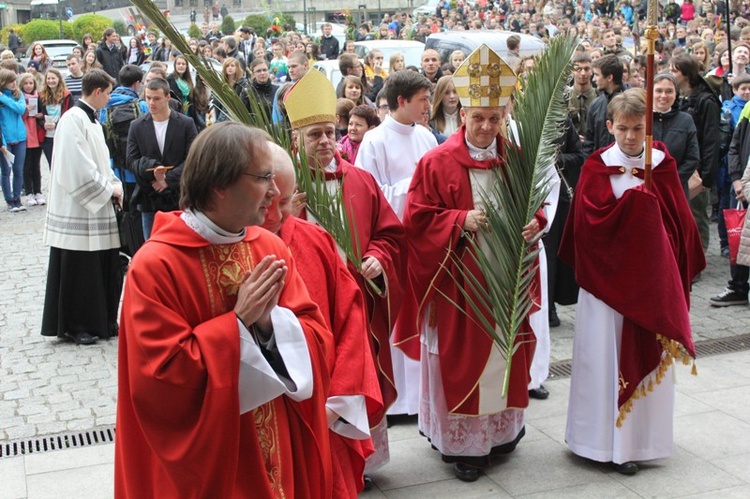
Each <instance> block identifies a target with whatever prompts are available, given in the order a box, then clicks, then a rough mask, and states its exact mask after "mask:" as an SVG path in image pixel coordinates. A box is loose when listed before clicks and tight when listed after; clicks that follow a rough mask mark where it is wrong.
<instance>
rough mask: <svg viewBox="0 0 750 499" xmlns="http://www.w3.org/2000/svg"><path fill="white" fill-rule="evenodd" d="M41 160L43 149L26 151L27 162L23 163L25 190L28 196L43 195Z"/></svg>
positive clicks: (36, 148)
mask: <svg viewBox="0 0 750 499" xmlns="http://www.w3.org/2000/svg"><path fill="white" fill-rule="evenodd" d="M41 159H42V148H41V147H34V148H33V149H26V160H25V161H24V163H23V190H24V191H26V195H29V194H41V193H42V173H41V167H40V166H39V161H40V160H41Z"/></svg>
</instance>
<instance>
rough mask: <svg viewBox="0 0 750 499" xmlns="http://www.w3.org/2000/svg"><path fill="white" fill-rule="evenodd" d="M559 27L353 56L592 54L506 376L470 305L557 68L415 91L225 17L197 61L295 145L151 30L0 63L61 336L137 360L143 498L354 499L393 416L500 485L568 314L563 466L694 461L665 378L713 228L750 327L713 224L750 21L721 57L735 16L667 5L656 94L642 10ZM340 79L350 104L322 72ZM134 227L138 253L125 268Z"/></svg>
mask: <svg viewBox="0 0 750 499" xmlns="http://www.w3.org/2000/svg"><path fill="white" fill-rule="evenodd" d="M537 7H538V6H537V5H535V4H533V3H528V2H505V1H503V2H498V1H495V2H491V1H479V2H477V3H476V4H475V5H474V6H470V5H468V4H463V3H462V2H458V5H457V6H455V7H451V5H450V4H449V3H448V2H445V3H441V4H439V5H438V6H437V8H436V11H435V13H434V14H432V15H427V16H421V17H418V18H416V19H411V18H409V17H408V16H406V15H405V14H402V13H394V14H387V15H385V16H384V18H383V20H382V23H381V24H380V25H379V26H370V25H368V24H364V25H363V26H362V27H360V29H359V30H357V34H356V35H355V36H357V37H358V38H360V39H368V37H369V38H396V37H404V38H407V37H408V38H418V39H419V38H424V37H426V36H429V34H431V33H435V32H437V31H442V30H459V29H507V30H509V31H514V32H516V33H528V34H532V35H534V36H537V37H539V38H541V39H544V40H548V41H550V40H552V39H553V38H555V37H556V36H558V35H560V34H565V33H574V34H576V35H577V36H578V47H577V48H576V50H575V53H574V55H573V57H572V60H571V61H570V64H571V68H572V74H571V79H570V82H569V86H568V87H567V89H566V91H565V95H564V98H565V103H566V106H567V111H568V113H567V117H566V119H565V121H564V122H562V123H560V131H561V133H560V135H559V137H558V138H557V140H556V144H557V146H558V152H557V156H556V161H555V164H554V165H553V166H554V168H553V167H550V169H549V171H548V175H547V178H548V181H549V184H550V186H551V189H550V194H549V196H548V198H547V200H546V202H545V203H544V204H543V206H542V207H541V208H540V209H539V210H538V211H537V212H536V213H535V214H534V215H533V216H532V217H531V219H530V220H524V221H523V225H522V226H519V234H518V235H517V236H518V237H520V238H522V239H523V240H524V241H526V242H527V243H528V244H529V245H532V246H533V247H539V248H540V252H539V255H538V257H537V258H538V262H537V265H538V267H539V279H538V282H536V281H533V280H532V282H531V283H530V284H529V290H528V292H529V293H530V296H531V297H532V306H531V307H530V309H529V310H528V312H527V313H526V314H525V316H524V317H523V321H522V324H521V325H520V329H519V335H518V337H517V339H516V341H517V345H516V348H514V349H513V350H512V353H511V354H510V355H509V358H504V357H503V356H502V355H501V354H500V353H499V350H498V349H497V348H494V347H493V345H492V339H491V337H490V336H489V335H488V334H487V333H486V332H485V331H484V330H483V329H482V328H481V327H480V326H479V324H480V323H482V322H483V321H486V320H488V318H490V317H491V315H490V311H488V310H487V308H486V304H480V305H479V306H478V307H477V308H474V307H472V306H470V305H469V301H471V300H472V297H473V298H474V299H476V296H475V295H476V290H475V288H473V287H472V285H471V283H472V282H478V283H480V284H481V283H484V282H485V281H484V279H485V276H484V275H483V274H482V273H481V272H480V270H479V268H477V264H476V260H475V259H474V257H473V256H472V255H473V254H474V252H476V251H484V250H486V247H487V244H488V240H489V239H488V237H487V230H488V226H489V220H490V214H489V213H488V212H487V210H488V207H487V206H485V203H486V201H487V199H486V193H488V192H491V191H492V189H493V188H496V187H497V186H496V182H498V181H499V180H498V179H501V178H503V175H510V173H508V172H505V173H503V171H504V169H505V168H507V165H506V164H505V163H506V161H505V158H506V156H507V154H508V150H509V149H513V148H517V144H516V143H515V142H514V139H513V136H514V135H516V134H518V133H519V130H520V133H523V123H516V122H515V121H514V119H513V117H514V112H513V97H511V94H513V93H514V92H533V91H534V87H533V86H532V85H530V84H528V81H530V80H527V79H526V77H525V74H526V73H528V72H533V71H534V67H535V64H537V62H538V58H539V57H540V56H539V55H535V56H521V54H520V52H519V45H520V43H521V38H520V37H518V36H510V37H508V41H507V52H505V53H502V54H498V53H496V52H495V51H493V50H492V49H490V48H489V47H488V46H486V45H481V46H480V47H478V48H477V49H476V50H475V51H474V52H472V53H470V54H465V53H463V52H460V51H457V52H455V53H453V54H449V55H448V56H447V57H446V58H445V60H443V59H441V54H439V53H438V52H437V51H435V50H430V49H427V50H425V51H424V52H423V54H422V56H421V64H420V67H406V66H405V65H404V60H403V56H402V55H401V54H395V55H393V56H392V57H391V58H390V61H389V62H390V65H389V66H388V69H387V70H386V69H385V67H386V66H385V64H384V57H383V54H382V52H379V51H378V50H372V51H371V52H370V53H369V54H368V55H367V57H366V58H365V60H364V61H360V60H359V59H358V58H357V56H356V54H354V53H353V46H352V45H351V44H350V43H349V41H347V43H345V44H343V45H344V46H343V47H340V46H339V42H338V40H336V38H334V37H333V36H332V33H331V26H330V25H326V24H324V25H323V26H322V28H321V33H320V34H319V36H318V37H315V36H309V35H304V34H300V33H295V32H288V33H284V34H283V35H282V36H280V37H274V38H272V39H269V40H265V39H263V38H261V37H260V36H257V34H256V33H254V32H253V30H252V29H250V28H245V27H242V28H240V29H238V31H237V32H236V33H234V34H226V35H224V34H221V33H220V32H219V31H218V26H217V25H215V24H214V25H209V24H208V23H204V25H203V26H202V36H201V38H199V39H196V40H188V46H189V47H190V50H192V51H194V53H196V54H201V55H203V56H204V57H205V58H206V59H208V58H211V59H216V60H217V61H218V62H220V63H221V78H222V80H223V82H224V83H225V85H226V88H229V89H232V90H234V92H235V93H236V94H237V96H238V97H239V98H240V100H241V102H243V103H244V104H245V106H246V107H247V109H248V111H249V112H250V113H251V114H252V115H254V116H255V117H256V118H262V121H268V122H272V123H274V124H275V125H277V127H278V129H280V130H282V131H283V133H285V134H287V135H288V137H289V139H290V141H291V146H290V147H289V148H288V149H289V150H287V149H284V148H282V147H280V146H279V145H278V144H276V143H274V142H273V140H272V139H271V137H270V136H269V135H267V134H266V133H265V132H262V131H260V130H258V129H254V128H250V127H248V126H245V125H241V124H238V123H235V122H234V121H233V119H232V116H231V113H230V112H229V111H228V110H227V109H226V108H225V106H224V105H223V104H222V103H221V102H219V101H218V100H217V99H214V98H213V96H212V92H211V89H210V88H208V86H207V85H206V84H205V82H204V81H203V80H202V78H200V77H199V76H197V74H196V73H195V72H194V71H193V70H192V68H191V67H190V64H189V62H188V60H187V59H186V58H185V57H184V56H183V55H182V54H179V52H178V51H177V50H175V49H174V47H172V45H171V43H169V41H168V40H166V39H162V40H158V37H157V36H156V34H155V33H149V34H147V35H145V36H144V37H143V39H141V38H139V37H136V38H134V39H133V40H134V41H131V42H130V47H124V46H123V45H122V43H121V41H120V40H119V37H118V36H117V34H116V33H115V32H114V30H106V31H105V32H104V35H103V37H102V40H101V41H100V42H99V43H96V44H94V43H92V40H91V38H90V37H88V39H84V40H83V44H82V48H80V49H77V50H76V51H75V53H74V54H73V55H71V56H69V57H68V59H67V64H68V69H69V72H70V74H69V75H68V76H66V77H64V78H63V77H62V75H61V74H60V72H59V71H57V70H56V69H55V68H52V67H51V66H50V61H49V58H48V57H46V54H45V50H44V47H43V46H42V45H41V44H36V46H34V47H33V49H32V53H33V54H34V55H33V57H32V59H31V61H30V62H29V64H28V67H27V68H19V67H18V66H19V65H18V63H17V62H16V61H15V60H14V59H13V57H12V54H11V57H9V58H6V55H5V54H4V53H3V54H2V55H0V58H2V62H0V66H1V67H2V69H0V127H2V137H3V147H2V152H3V154H4V157H3V159H2V160H0V162H1V163H2V164H3V177H2V180H3V183H2V189H3V193H4V195H5V199H6V202H7V203H8V208H9V210H10V211H12V212H18V211H19V210H23V209H25V207H24V204H25V205H26V206H34V205H44V204H45V203H47V199H45V196H44V195H43V194H42V185H41V175H40V166H39V162H40V160H41V155H42V153H44V154H45V156H46V157H47V160H48V162H49V164H50V168H51V176H50V187H49V193H48V196H47V198H48V200H49V201H48V203H49V204H48V206H47V219H46V224H45V236H44V237H45V242H46V244H48V245H49V246H50V247H51V251H50V260H49V272H48V282H47V292H46V295H45V304H44V317H43V322H42V334H43V335H45V336H54V337H58V338H60V339H62V340H64V341H70V342H73V343H76V344H79V345H89V344H93V343H96V342H97V341H99V340H103V339H109V338H112V337H115V336H118V335H119V380H118V381H119V393H118V416H117V426H118V439H117V444H116V462H115V468H116V478H115V487H116V489H117V492H118V494H119V495H120V496H121V497H131V496H134V497H135V496H143V495H149V496H157V495H158V496H174V497H176V496H179V497H182V496H193V495H216V496H222V497H223V496H229V497H234V496H237V497H251V496H252V497H266V496H268V497H277V496H279V495H282V494H283V495H285V496H287V497H311V498H320V497H354V496H356V494H357V493H358V492H360V491H362V490H363V488H364V487H366V486H368V484H369V481H368V480H369V475H370V474H371V473H373V472H374V471H376V470H378V469H379V468H380V467H382V466H383V465H384V464H385V463H386V462H387V461H388V459H389V449H388V425H389V422H390V423H394V422H397V421H398V420H399V416H401V415H416V414H418V424H419V430H420V432H421V433H422V434H423V435H424V436H425V437H427V439H428V440H429V443H430V444H431V445H432V447H433V448H434V449H436V450H437V451H438V452H439V453H440V456H441V459H442V460H443V461H444V462H445V463H448V464H450V465H451V466H452V470H453V472H454V474H455V475H456V477H458V478H459V479H461V480H464V481H474V480H477V479H478V478H479V476H480V475H481V473H482V470H483V469H484V468H486V467H488V466H491V464H492V461H493V458H496V457H497V456H500V455H505V454H509V453H511V452H513V450H514V449H515V448H516V447H517V445H519V443H520V442H521V440H522V439H523V437H524V435H525V425H524V421H525V420H524V412H525V409H526V407H527V406H528V404H529V398H537V399H541V400H543V399H546V398H548V396H549V392H548V391H547V390H546V389H545V388H544V386H543V382H544V381H545V379H546V378H547V376H548V372H549V334H550V328H554V327H557V326H559V325H560V318H559V317H558V315H557V311H556V305H561V306H564V305H573V304H576V307H577V313H576V322H575V330H576V336H575V343H574V353H573V370H572V379H571V391H570V403H569V413H568V425H567V428H566V437H565V438H566V442H567V443H568V445H569V447H570V448H571V450H572V452H574V453H575V454H577V455H579V456H582V457H584V458H587V459H590V460H593V461H597V462H605V463H612V466H613V467H614V469H615V470H616V471H618V472H620V473H623V474H634V473H636V472H638V470H639V467H638V463H639V462H642V461H647V460H651V459H657V458H662V457H667V456H669V455H670V454H671V448H672V419H673V411H674V374H673V372H672V371H673V367H672V364H673V363H674V362H677V363H680V364H681V363H689V362H690V357H694V355H695V351H694V345H693V341H692V333H691V329H690V323H689V314H688V311H689V306H690V290H691V287H692V285H694V284H695V283H696V282H698V281H699V280H700V272H701V270H702V269H703V268H704V267H705V258H706V251H707V249H708V244H709V239H710V237H711V225H710V222H711V219H712V217H716V218H717V219H718V221H719V222H720V223H719V224H717V227H718V237H719V240H720V243H721V244H720V245H721V254H722V257H726V258H728V259H729V260H728V261H729V262H730V264H729V265H728V267H729V268H728V274H729V276H730V280H729V283H728V286H727V289H726V290H724V291H722V292H718V293H717V295H716V296H715V297H712V298H711V305H714V306H717V307H722V306H733V305H746V304H747V303H748V287H749V285H748V278H749V275H748V274H749V273H748V269H749V268H750V267H748V266H747V265H748V264H749V263H750V224H747V223H746V224H745V225H746V226H745V228H744V233H743V237H742V239H741V245H740V249H739V251H738V252H730V244H729V239H730V234H728V231H727V229H726V227H725V226H724V225H723V223H721V222H722V220H723V217H722V210H723V209H726V208H730V207H732V208H733V207H735V206H737V204H738V203H739V204H741V205H744V206H745V207H746V206H747V196H748V195H750V167H747V164H748V159H749V158H750V134H748V120H749V119H750V106H747V105H746V104H747V101H748V99H750V45H748V44H747V43H750V21H746V20H745V18H744V17H742V14H743V13H742V12H735V13H734V16H733V17H732V18H731V21H730V30H729V32H730V38H731V47H732V52H731V54H729V53H728V47H729V44H728V42H729V40H727V37H726V36H725V33H726V31H724V29H725V25H723V24H720V23H719V22H717V21H719V20H722V19H723V21H726V18H725V16H721V17H719V15H720V12H721V9H722V8H724V7H723V4H722V6H717V5H714V4H713V3H711V2H703V3H702V4H701V5H695V6H693V4H692V2H690V1H689V0H686V1H685V2H684V3H683V4H682V7H681V8H680V7H679V6H677V5H676V4H675V3H674V0H669V3H668V4H667V5H666V6H664V8H663V11H662V12H661V14H660V17H659V19H660V21H659V26H658V29H659V33H660V38H659V40H657V42H656V50H657V54H656V65H657V67H656V68H655V72H654V74H655V75H656V76H655V78H654V81H653V82H646V81H645V75H646V59H645V57H644V50H645V47H644V46H643V43H642V42H643V40H641V39H640V38H639V33H643V29H644V19H645V12H644V8H645V2H643V1H641V2H640V3H639V2H633V3H631V2H630V1H629V0H624V1H623V2H621V3H619V4H615V3H614V2H611V1H610V2H607V1H601V2H588V1H583V2H580V3H572V2H563V3H561V4H559V5H556V4H548V5H546V6H544V7H543V8H541V10H540V12H537V11H536V10H535V9H536V8H537ZM746 24H747V26H745V25H746ZM746 35H747V36H746ZM84 47H85V48H84ZM325 59H329V60H331V59H335V60H337V61H338V66H339V69H340V71H341V75H342V80H341V82H340V83H339V85H338V88H336V87H334V85H333V84H332V83H331V82H330V81H329V80H327V79H326V77H325V75H324V74H323V73H321V72H319V71H315V70H311V68H312V64H313V63H314V62H315V61H317V60H325ZM144 62H150V64H149V66H148V68H147V69H143V68H141V67H140V66H141V64H142V63H144ZM144 68H145V66H144ZM509 75H512V76H509ZM644 88H649V89H650V91H652V92H653V97H654V114H653V136H654V140H655V141H656V142H655V143H654V148H653V150H652V151H651V158H652V164H653V175H652V180H651V184H650V185H644V179H643V170H644V167H645V159H644V158H645V152H646V151H645V143H644V140H645V128H646V127H645V106H646V95H645V93H646V91H645V90H644ZM508 130H513V133H510V132H509V131H508ZM55 142H57V144H55ZM299 155H302V156H304V157H306V161H305V162H304V163H300V161H299ZM301 164H304V165H307V166H305V168H311V169H312V172H317V174H320V175H321V178H323V179H324V182H325V188H324V190H325V191H326V192H328V193H329V195H330V196H332V197H333V198H336V199H340V203H341V205H340V206H339V209H340V210H341V213H340V214H338V215H337V217H338V218H340V219H341V220H344V221H345V222H343V223H346V224H347V225H348V227H349V228H350V230H349V231H348V232H347V234H348V236H347V237H350V238H351V241H348V245H347V244H344V243H343V242H342V241H341V240H338V239H336V237H339V236H340V234H335V233H331V234H329V233H327V232H326V230H324V226H325V224H323V223H322V222H320V221H318V220H317V219H316V215H315V214H316V213H317V212H316V210H315V207H314V206H309V207H308V206H307V203H308V196H307V195H306V193H305V192H302V191H301V189H300V188H299V187H298V186H297V185H296V179H295V169H297V168H300V167H301V166H300V165H301ZM11 178H12V179H13V181H12V183H11ZM11 184H12V185H11ZM24 190H25V198H23V199H24V201H25V202H22V192H23V191H24ZM495 208H496V209H499V210H502V206H500V207H495ZM712 208H713V209H712ZM123 212H124V213H125V214H126V215H130V216H129V217H128V220H129V221H130V223H133V224H135V226H136V230H135V233H136V234H137V235H138V236H139V237H138V238H137V239H138V241H136V242H135V244H134V245H131V247H129V248H128V251H129V252H130V253H131V256H132V261H129V262H128V261H124V260H123V259H122V257H121V256H120V252H121V251H122V250H123V246H125V241H124V240H123V239H122V238H121V235H122V234H123V231H122V230H120V229H118V225H120V226H121V225H122V219H123ZM118 220H119V221H118ZM120 228H121V227H120ZM274 234H275V235H274ZM130 243H133V241H128V244H130ZM349 245H350V246H351V248H353V250H351V251H350V252H349V253H347V251H345V250H344V248H343V246H349ZM483 248H484V249H483ZM644 252H645V253H646V254H648V255H650V258H649V259H647V262H648V263H647V264H646V263H644V259H643V258H641V257H642V255H643V254H644ZM730 253H732V254H730ZM730 257H731V258H730ZM124 268H127V277H126V279H125V286H124V291H123V274H124V271H123V269H124ZM646 284H648V286H646ZM717 291H718V290H717ZM633 296H639V297H644V299H643V300H635V301H634V300H633V299H632V298H633ZM121 301H122V311H121V315H120V317H119V320H118V317H117V309H118V305H119V304H120V302H121ZM636 302H637V303H636ZM489 320H490V321H491V320H492V319H491V318H490V319H489ZM508 362H510V363H511V368H510V370H508V371H507V376H508V377H509V378H508V390H507V393H506V392H505V391H504V390H503V382H504V381H505V376H506V367H507V363H508ZM592 373H596V375H595V376H592Z"/></svg>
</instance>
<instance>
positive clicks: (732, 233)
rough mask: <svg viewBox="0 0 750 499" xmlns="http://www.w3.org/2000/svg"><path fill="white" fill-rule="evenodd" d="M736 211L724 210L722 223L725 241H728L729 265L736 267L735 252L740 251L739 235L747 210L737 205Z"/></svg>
mask: <svg viewBox="0 0 750 499" xmlns="http://www.w3.org/2000/svg"><path fill="white" fill-rule="evenodd" d="M737 206H738V208H737V209H727V208H724V223H725V224H726V226H727V240H728V241H729V263H731V264H732V265H737V252H738V251H739V249H740V234H741V233H742V227H743V226H744V225H745V216H746V215H747V210H743V209H741V208H742V205H741V204H738V205H737Z"/></svg>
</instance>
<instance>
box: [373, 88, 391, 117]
mask: <svg viewBox="0 0 750 499" xmlns="http://www.w3.org/2000/svg"><path fill="white" fill-rule="evenodd" d="M375 106H376V107H377V110H378V118H380V122H381V123H382V122H383V121H385V118H386V116H388V113H389V112H390V110H391V108H390V107H388V97H386V96H385V90H381V91H380V92H378V95H377V97H376V98H375Z"/></svg>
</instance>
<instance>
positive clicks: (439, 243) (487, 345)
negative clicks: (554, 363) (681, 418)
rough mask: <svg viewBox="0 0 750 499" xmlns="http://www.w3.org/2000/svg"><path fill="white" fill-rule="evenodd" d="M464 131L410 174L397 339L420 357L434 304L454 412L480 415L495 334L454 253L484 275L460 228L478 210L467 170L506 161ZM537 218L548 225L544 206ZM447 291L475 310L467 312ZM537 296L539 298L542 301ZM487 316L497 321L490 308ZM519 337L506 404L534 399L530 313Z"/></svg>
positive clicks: (448, 396) (524, 403)
mask: <svg viewBox="0 0 750 499" xmlns="http://www.w3.org/2000/svg"><path fill="white" fill-rule="evenodd" d="M464 135H465V127H461V128H460V129H459V130H458V132H456V133H454V134H453V135H451V136H450V137H449V138H448V140H447V141H445V143H443V144H442V145H440V146H438V147H437V148H435V149H433V150H431V151H429V152H428V153H427V154H425V155H424V156H423V157H422V159H421V160H420V162H419V164H418V165H417V169H416V171H415V172H414V176H413V177H412V183H411V186H410V187H409V194H408V198H407V202H406V209H405V212H404V227H405V229H406V231H407V234H409V242H410V248H409V251H410V255H409V257H410V260H409V263H410V265H409V285H410V294H409V295H408V296H407V300H406V303H405V305H404V308H403V309H402V311H401V316H400V317H399V324H398V327H397V328H396V335H397V337H396V341H395V342H394V343H396V345H397V346H398V347H399V348H401V349H402V350H403V351H404V352H405V353H406V354H407V355H409V356H410V357H412V358H415V359H418V358H419V349H420V340H419V334H420V330H421V327H422V324H423V318H424V314H425V311H426V310H427V308H428V305H430V304H432V310H433V314H432V315H433V317H430V323H431V324H433V325H436V326H437V331H438V345H439V351H440V370H441V374H442V377H443V387H444V391H445V398H446V402H447V406H448V411H449V412H451V413H455V414H464V415H476V414H478V412H479V386H478V381H479V378H480V376H481V374H482V373H483V372H484V369H485V366H486V364H487V361H488V359H489V356H490V350H491V348H493V346H492V338H490V336H489V335H488V334H487V333H486V332H485V331H484V329H483V328H482V327H481V326H479V325H478V322H477V321H478V320H479V319H478V318H477V317H476V316H475V315H474V313H473V312H472V311H471V308H470V306H469V305H468V304H467V301H466V299H465V298H464V297H463V295H462V294H461V291H460V289H459V286H462V287H464V289H469V288H468V284H467V285H463V284H462V283H463V282H464V279H463V277H462V276H461V273H460V271H459V269H458V268H457V266H456V265H455V264H454V263H453V262H452V261H451V259H450V252H451V251H453V252H455V255H456V256H458V257H459V258H460V259H461V261H462V262H463V263H464V264H465V265H466V266H467V267H468V268H469V269H471V272H472V273H473V275H475V276H477V278H478V279H480V281H481V282H484V280H483V277H482V273H481V271H480V270H479V268H478V267H477V266H476V264H475V263H474V260H473V257H472V256H471V253H470V252H471V251H472V250H471V247H470V245H469V244H468V243H467V241H466V239H465V237H463V230H462V227H463V224H464V220H465V218H466V213H467V212H468V211H469V210H473V209H475V206H474V201H473V199H472V189H471V180H470V178H469V169H472V168H482V169H486V168H488V167H500V168H502V160H501V159H498V160H496V161H493V162H490V161H475V160H473V159H472V158H471V156H469V149H468V147H467V145H466V142H465V139H464ZM497 143H498V157H499V158H502V148H503V140H502V138H501V137H499V136H498V141H497ZM536 217H537V219H538V220H539V223H540V227H544V226H545V224H546V219H544V215H542V214H541V210H540V211H539V213H538V214H537V215H536ZM457 283H458V284H457ZM532 292H533V291H532ZM536 292H538V289H537V290H536ZM443 295H447V296H448V297H449V298H450V300H452V301H453V302H455V303H457V304H458V305H459V306H460V307H461V308H462V309H463V310H468V311H469V313H470V315H469V316H467V315H466V314H464V313H463V312H461V311H460V310H459V309H458V308H457V307H456V306H455V305H453V304H451V302H450V301H448V300H447V299H446V298H445V296H443ZM475 301H476V300H475ZM539 301H540V300H539V299H535V302H536V303H539ZM486 317H487V320H489V321H490V322H492V319H491V317H490V316H489V315H486ZM516 343H517V344H518V349H517V350H516V353H515V354H514V355H513V360H512V364H511V373H510V383H509V392H508V402H507V407H509V408H511V407H513V408H524V407H526V406H527V405H528V402H529V393H528V384H529V381H530V377H529V367H530V366H531V361H532V358H533V355H534V347H535V345H536V339H535V337H534V334H533V332H532V331H531V327H530V326H529V324H528V320H526V321H524V324H523V325H522V327H521V332H520V334H519V335H518V336H517V341H516ZM499 397H500V394H499V393H498V398H499Z"/></svg>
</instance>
